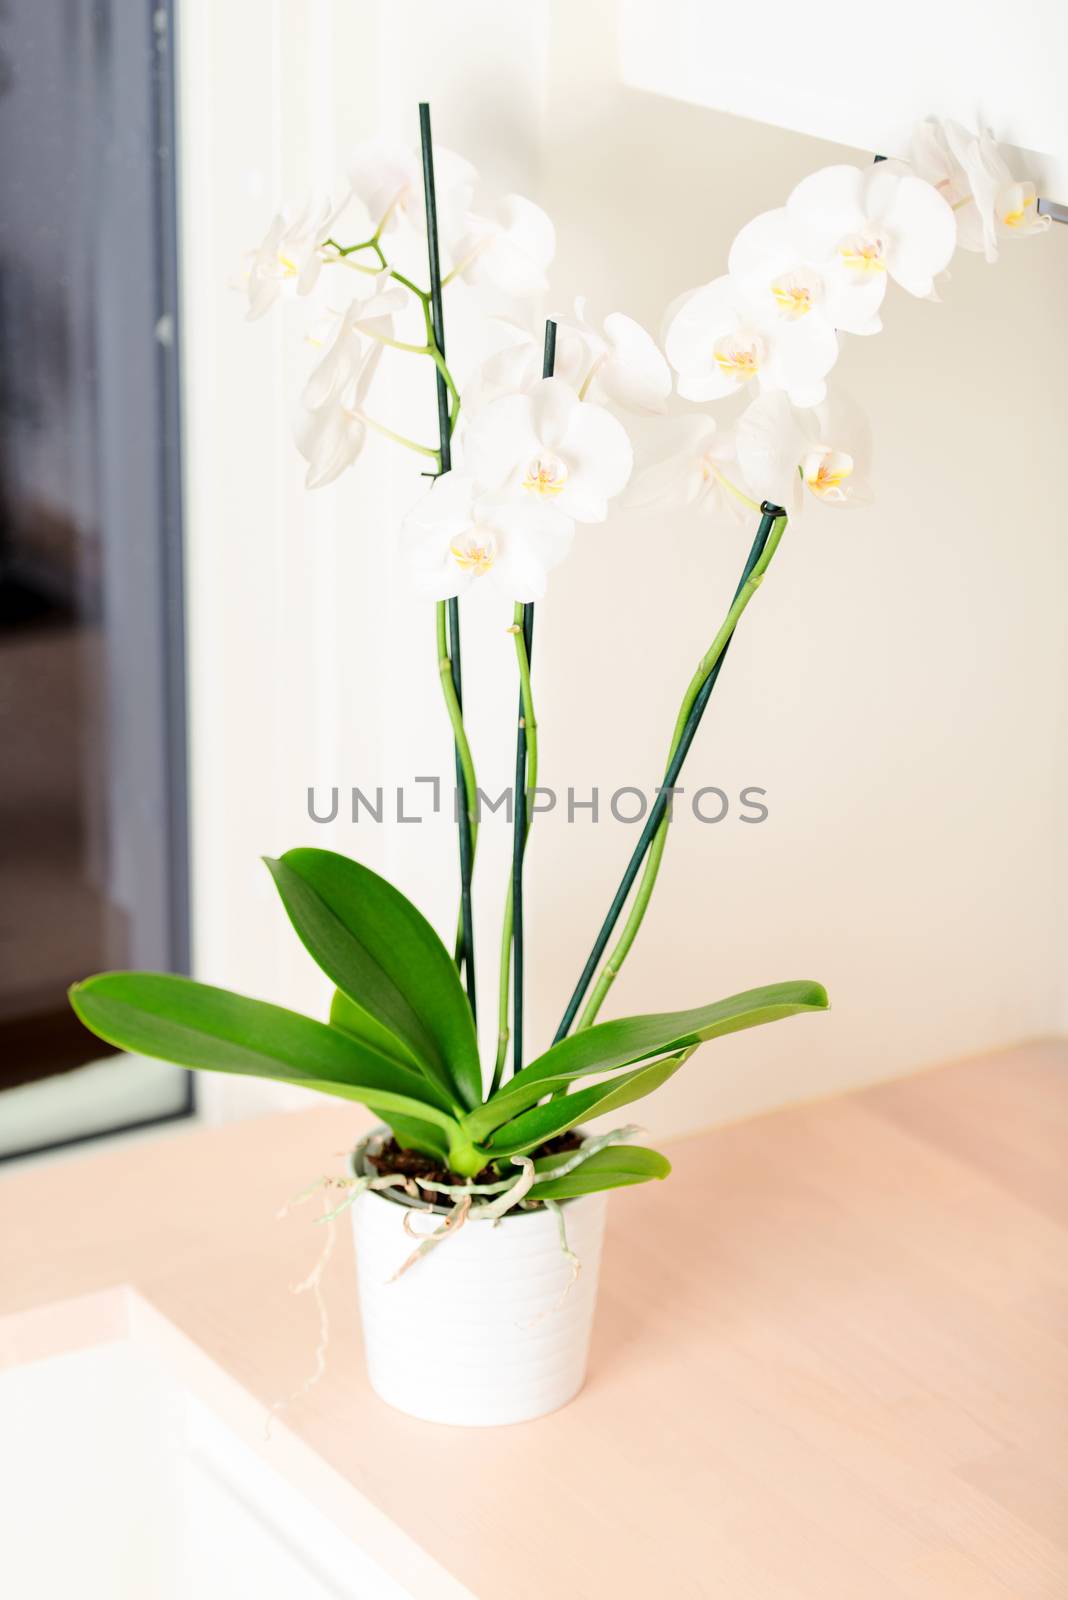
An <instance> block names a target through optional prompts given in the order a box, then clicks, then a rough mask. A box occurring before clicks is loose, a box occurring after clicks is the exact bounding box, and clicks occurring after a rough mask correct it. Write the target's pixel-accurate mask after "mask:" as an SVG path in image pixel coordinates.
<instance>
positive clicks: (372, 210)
mask: <svg viewBox="0 0 1068 1600" xmlns="http://www.w3.org/2000/svg"><path fill="white" fill-rule="evenodd" d="M477 177H478V175H477V173H476V172H475V169H474V167H473V166H472V165H471V163H470V162H469V161H465V160H464V158H463V156H458V155H456V154H455V152H454V151H452V150H446V149H443V148H442V147H441V146H437V147H436V148H435V151H434V188H435V191H436V195H437V207H438V224H439V228H441V229H442V230H443V231H444V232H446V233H448V232H449V230H450V229H453V230H454V229H455V226H456V224H457V223H458V221H459V218H460V217H461V216H462V215H463V213H464V212H466V211H467V209H468V208H469V206H470V204H471V201H472V198H473V196H474V192H475V183H476V181H477ZM349 183H350V184H351V186H352V192H353V194H355V195H356V196H357V198H358V199H359V200H361V201H362V202H363V204H364V206H365V207H366V209H367V214H368V216H369V217H370V219H371V222H372V224H373V226H374V227H375V228H376V229H377V230H380V231H381V232H382V233H392V232H394V231H395V230H396V229H398V228H400V227H402V226H403V225H404V224H405V223H408V224H415V225H416V226H418V227H422V226H423V217H424V210H423V163H422V157H421V156H420V154H419V152H418V151H416V150H413V149H412V148H411V147H410V146H409V145H407V144H405V143H404V142H403V141H402V140H399V139H371V140H369V141H368V142H367V143H366V144H361V145H358V146H357V147H356V149H355V150H354V151H353V153H352V158H351V160H350V162H349Z"/></svg>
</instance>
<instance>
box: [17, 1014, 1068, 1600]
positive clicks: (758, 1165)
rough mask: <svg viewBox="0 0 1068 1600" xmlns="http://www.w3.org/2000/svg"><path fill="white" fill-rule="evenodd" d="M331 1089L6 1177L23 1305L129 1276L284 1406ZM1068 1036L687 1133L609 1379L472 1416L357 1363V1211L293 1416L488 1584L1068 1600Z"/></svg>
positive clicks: (895, 1598) (818, 1596)
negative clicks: (450, 1418) (327, 1338)
mask: <svg viewBox="0 0 1068 1600" xmlns="http://www.w3.org/2000/svg"><path fill="white" fill-rule="evenodd" d="M359 1126H360V1123H359V1118H358V1116H354V1115H353V1113H352V1112H351V1110H350V1109H349V1108H346V1107H339V1106H325V1107H324V1108H323V1109H321V1110H318V1109H317V1110H314V1111H311V1112H307V1113H301V1114H297V1115H291V1116H276V1117H269V1118H265V1119H263V1120H260V1121H258V1122H253V1123H245V1124H241V1125H238V1126H233V1127H229V1128H225V1129H219V1130H213V1131H200V1132H196V1133H194V1134H191V1135H188V1136H186V1137H177V1138H173V1139H170V1140H160V1141H159V1142H158V1143H141V1144H137V1145H135V1146H133V1147H131V1148H128V1149H123V1150H119V1151H116V1152H113V1153H111V1154H108V1155H105V1156H101V1157H97V1158H92V1159H82V1160H72V1161H70V1162H69V1163H65V1164H62V1165H57V1166H48V1167H44V1168H42V1169H39V1170H32V1169H31V1170H29V1171H27V1172H24V1173H16V1174H15V1175H14V1176H10V1177H8V1178H6V1179H3V1180H0V1236H2V1241H3V1248H2V1255H0V1311H8V1312H19V1311H26V1310H29V1309H30V1308H33V1307H35V1306H41V1305H44V1304H47V1303H48V1302H50V1301H54V1300H56V1299H58V1298H66V1297H69V1296H73V1295H78V1294H86V1293H90V1292H93V1291H98V1290H101V1289H104V1288H106V1287H108V1286H109V1285H114V1284H122V1283H129V1284H132V1285H134V1286H135V1287H136V1288H137V1290H138V1291H139V1293H140V1294H141V1295H143V1296H144V1297H145V1298H146V1299H148V1300H149V1301H150V1302H151V1303H152V1305H154V1306H155V1307H156V1308H157V1309H158V1310H159V1311H161V1312H162V1313H163V1315H164V1316H165V1317H167V1318H168V1319H170V1320H171V1321H172V1322H173V1323H175V1324H176V1325H177V1326H178V1327H179V1328H180V1329H181V1330H182V1331H183V1332H184V1333H185V1334H186V1335H188V1336H189V1338H191V1339H192V1340H194V1341H195V1342H196V1344H197V1345H199V1346H200V1347H201V1348H203V1349H204V1350H205V1351H206V1352H207V1353H208V1354H210V1356H211V1357H212V1358H213V1359H214V1360H215V1361H216V1362H218V1363H219V1364H220V1365H221V1366H222V1367H224V1368H225V1369H226V1370H227V1372H229V1373H230V1374H231V1375H232V1376H233V1377H234V1378H236V1379H237V1380H238V1381H239V1382H240V1383H241V1384H242V1385H243V1386H244V1387H245V1388H246V1389H247V1390H248V1391H249V1392H250V1393H251V1394H252V1395H253V1396H255V1397H256V1398H257V1399H258V1400H260V1401H261V1402H262V1403H263V1404H264V1405H268V1404H270V1403H271V1402H273V1401H275V1400H277V1399H278V1398H279V1397H280V1396H281V1395H284V1394H286V1393H287V1392H289V1391H291V1390H293V1389H295V1388H296V1387H297V1386H298V1385H299V1384H300V1383H301V1382H302V1381H303V1379H304V1378H305V1377H306V1376H307V1374H308V1372H309V1370H310V1368H311V1365H312V1363H313V1353H314V1348H315V1343H316V1337H317V1317H316V1313H315V1308H314V1306H313V1305H312V1304H311V1301H310V1297H308V1296H304V1297H301V1298H299V1299H298V1298H294V1297H293V1296H292V1294H291V1292H290V1285H292V1284H293V1283H295V1282H297V1281H298V1280H299V1279H301V1278H302V1277H304V1276H305V1275H306V1274H307V1272H308V1270H309V1268H310V1266H311V1264H312V1262H313V1260H314V1258H315V1255H316V1253H317V1250H318V1248H319V1245H320V1243H321V1239H322V1230H321V1229H318V1228H314V1227H313V1226H312V1216H313V1215H314V1212H313V1210H312V1209H311V1208H308V1207H305V1208H303V1209H298V1210H296V1211H295V1212H293V1213H292V1214H291V1215H290V1216H289V1217H288V1218H286V1219H285V1220H282V1221H279V1220H276V1216H275V1214H276V1212H277V1210H278V1208H279V1206H280V1205H282V1203H283V1202H284V1201H285V1200H286V1199H287V1198H288V1197H290V1196H291V1195H293V1194H294V1193H295V1192H296V1191H298V1190H299V1189H301V1188H302V1187H303V1186H304V1185H305V1184H307V1183H308V1182H309V1180H311V1179H312V1178H314V1177H315V1176H316V1175H317V1174H319V1173H321V1172H323V1171H327V1170H331V1171H340V1170H341V1161H340V1154H341V1152H342V1151H343V1150H344V1148H345V1146H346V1145H347V1144H348V1143H350V1142H351V1139H352V1136H353V1134H354V1133H355V1131H356V1129H357V1128H358V1127H359ZM1066 1153H1068V1045H1066V1044H1064V1043H1036V1044H1031V1045H1027V1046H1024V1047H1021V1048H1020V1049H1017V1050H1014V1051H1008V1052H1002V1053H999V1054H995V1055H990V1056H986V1057H983V1058H980V1059H978V1060H973V1061H970V1062H962V1063H959V1064H954V1065H951V1066H947V1067H942V1068H938V1069H935V1070H933V1071H930V1072H927V1073H924V1074H921V1075H919V1076H917V1077H914V1078H910V1079H906V1080H901V1081H899V1082H896V1083H893V1084H889V1085H883V1086H880V1087H877V1088H875V1089H869V1090H865V1091H862V1092H859V1093H856V1094H852V1095H848V1096H844V1097H841V1098H838V1099H835V1100H830V1101H826V1102H823V1103H820V1104H815V1105H811V1106H807V1107H802V1108H800V1109H793V1110H788V1111H783V1112H779V1113H776V1114H774V1115H772V1116H768V1117H764V1118H760V1119H757V1120H754V1121H750V1122H747V1123H742V1124H738V1125H736V1126H733V1127H728V1128H723V1129H720V1130H717V1131H715V1132H713V1133H710V1134H704V1135H701V1136H699V1137H695V1138H692V1139H689V1140H686V1141H684V1142H681V1143H679V1144H677V1145H676V1146H675V1147H674V1148H673V1149H672V1151H671V1154H672V1157H673V1159H674V1161H675V1172H674V1174H673V1175H672V1177H671V1178H670V1179H669V1180H668V1181H667V1182H666V1183H664V1184H654V1185H649V1186H647V1187H644V1188H640V1189H636V1190H634V1191H631V1192H629V1193H627V1192H623V1193H621V1194H619V1195H616V1196H613V1198H612V1202H611V1206H610V1213H609V1215H610V1222H609V1236H608V1241H607V1246H606V1254H605V1261H604V1268H603V1278H602V1290H601V1306H600V1311H599V1314H598V1322H597V1327H596V1331H595V1336H594V1349H593V1356H592V1365H591V1374H590V1380H589V1383H588V1385H587V1387H586V1389H585V1391H584V1392H583V1394H582V1395H581V1396H580V1397H579V1399H578V1400H577V1401H576V1402H575V1403H574V1404H573V1405H571V1406H570V1407H568V1408H567V1409H565V1410H564V1411H562V1412H559V1413H557V1414H556V1415H555V1416H552V1417H548V1418H545V1419H543V1420H541V1421H539V1422H536V1423H530V1424H525V1425H523V1426H520V1427H516V1428H507V1429H501V1430H495V1431H494V1430H487V1431H477V1432H465V1431H459V1430H453V1429H443V1428H436V1427H434V1426H431V1425H427V1424H422V1423H418V1422H415V1421H412V1420H410V1419H408V1418H406V1417H403V1416H400V1415H398V1414H395V1413H393V1412H391V1411H390V1410H388V1408H386V1407H385V1406H384V1405H382V1404H381V1403H380V1402H379V1401H378V1400H376V1399H375V1397H374V1396H373V1395H372V1394H371V1393H370V1391H369V1389H368V1387H367V1384H366V1382H365V1380H364V1377H363V1373H362V1369H361V1363H360V1351H359V1334H358V1329H357V1322H356V1301H355V1293H354V1286H353V1282H352V1251H351V1240H350V1237H349V1235H348V1232H347V1230H345V1231H343V1232H342V1233H340V1234H339V1236H338V1241H337V1248H336V1250H335V1252H334V1254H333V1257H332V1259H331V1262H330V1265H329V1268H328V1271H327V1274H326V1279H325V1283H326V1293H327V1299H328V1303H329V1309H330V1315H331V1325H332V1334H331V1344H330V1350H329V1357H328V1368H327V1373H326V1376H325V1378H324V1379H323V1381H322V1382H321V1383H320V1384H319V1385H318V1386H317V1387H316V1388H315V1389H314V1390H312V1391H311V1393H310V1394H309V1395H308V1396H307V1397H306V1398H305V1399H303V1400H301V1401H298V1402H296V1403H295V1404H294V1405H293V1407H292V1408H291V1409H290V1411H289V1412H288V1413H287V1414H286V1421H287V1423H288V1424H289V1426H290V1427H291V1428H293V1430H294V1431H295V1432H296V1433H297V1434H298V1435H299V1437H300V1438H301V1439H302V1440H303V1441H304V1442H305V1443H306V1444H307V1445H309V1446H311V1447H312V1449H313V1450H314V1451H315V1452H317V1453H318V1455H319V1456H321V1457H323V1458H324V1459H325V1460H326V1461H327V1462H328V1463H330V1464H331V1465H332V1466H333V1467H334V1468H335V1469H337V1470H338V1471H339V1472H340V1473H342V1474H343V1475H344V1477H345V1478H346V1479H347V1480H349V1481H350V1482H351V1483H352V1484H353V1485H354V1486H356V1487H357V1488H358V1489H359V1491H360V1492H361V1494H363V1495H365V1496H366V1497H367V1498H368V1499H369V1500H370V1501H371V1502H372V1503H373V1504H374V1505H375V1506H377V1507H378V1508H380V1509H381V1511H382V1512H383V1513H384V1514H385V1515H386V1516H387V1517H389V1518H390V1519H391V1520H392V1521H393V1522H394V1523H395V1524H397V1525H398V1526H399V1527H400V1528H401V1529H403V1530H404V1531H405V1533H406V1534H408V1535H409V1536H410V1537H411V1538H412V1539H414V1540H415V1541H416V1542H417V1543H418V1545H420V1546H421V1547H422V1548H423V1549H425V1550H426V1551H427V1552H428V1553H429V1554H430V1555H431V1556H432V1557H434V1558H435V1559H436V1560H437V1561H439V1562H440V1563H441V1564H442V1565H443V1566H444V1567H445V1568H446V1569H447V1570H448V1571H450V1572H452V1573H453V1574H455V1576H456V1577H457V1578H458V1579H459V1580H460V1581H461V1582H463V1583H465V1584H466V1585H468V1586H469V1587H470V1589H471V1590H472V1591H473V1592H474V1593H475V1594H476V1595H478V1596H479V1597H481V1600H535V1597H537V1600H544V1596H545V1595H546V1594H549V1593H559V1594H562V1595H570V1596H580V1597H583V1600H585V1597H590V1600H609V1597H611V1600H620V1597H623V1600H629V1597H631V1596H633V1597H638V1596H642V1597H646V1596H657V1597H659V1596H661V1595H665V1596H666V1595H670V1596H672V1600H679V1597H691V1596H693V1597H697V1596H701V1597H704V1596H709V1597H712V1596H714V1597H716V1600H838V1597H842V1600H1032V1597H1036V1600H1037V1597H1044V1600H1045V1597H1048V1600H1064V1597H1065V1596H1066V1595H1068V1431H1066V1423H1068V1337H1066V1335H1068V1165H1066V1161H1065V1156H1066Z"/></svg>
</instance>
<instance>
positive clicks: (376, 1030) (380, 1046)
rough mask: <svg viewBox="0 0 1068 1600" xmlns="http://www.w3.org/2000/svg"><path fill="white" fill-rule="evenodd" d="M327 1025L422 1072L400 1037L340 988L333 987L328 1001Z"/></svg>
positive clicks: (401, 1063)
mask: <svg viewBox="0 0 1068 1600" xmlns="http://www.w3.org/2000/svg"><path fill="white" fill-rule="evenodd" d="M330 1026H331V1027H332V1028H340V1029H341V1031H342V1033H347V1034H349V1035H350V1037H351V1038H353V1039H362V1040H363V1042H364V1044H369V1045H370V1046H371V1049H372V1050H377V1051H378V1053H379V1054H380V1055H383V1056H389V1057H390V1058H391V1059H392V1060H394V1061H397V1062H399V1063H400V1065H401V1066H404V1067H412V1068H414V1070H415V1071H416V1072H422V1071H423V1068H422V1066H421V1065H420V1062H419V1058H418V1056H416V1055H415V1054H414V1053H413V1052H412V1051H411V1050H409V1048H408V1046H407V1045H406V1044H405V1043H404V1040H403V1039H401V1038H399V1037H398V1036H397V1034H395V1033H390V1031H389V1029H388V1028H384V1027H383V1026H382V1024H381V1023H380V1022H377V1021H376V1020H375V1018H374V1017H372V1016H371V1014H370V1012H368V1011H365V1010H364V1009H363V1007H362V1006H358V1005H356V1004H355V1003H354V1002H353V1001H352V1000H350V999H349V997H348V995H347V994H345V992H344V990H342V989H335V990H334V993H333V996H332V998H331V1001H330Z"/></svg>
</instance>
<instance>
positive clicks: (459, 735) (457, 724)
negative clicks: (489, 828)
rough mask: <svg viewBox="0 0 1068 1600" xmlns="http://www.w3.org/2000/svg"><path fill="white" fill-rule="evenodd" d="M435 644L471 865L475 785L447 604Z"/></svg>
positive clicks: (439, 614) (439, 611) (440, 612)
mask: <svg viewBox="0 0 1068 1600" xmlns="http://www.w3.org/2000/svg"><path fill="white" fill-rule="evenodd" d="M434 609H435V613H436V622H437V640H438V674H439V676H440V678H441V692H442V694H443V695H444V697H445V709H446V711H447V712H448V714H449V723H450V725H451V727H452V736H453V741H454V743H455V745H456V754H457V756H458V758H459V765H460V768H461V771H462V774H463V789H464V813H465V815H466V817H467V819H468V824H469V827H470V830H471V863H472V865H474V858H475V846H476V844H477V842H478V805H477V792H476V784H475V763H474V759H473V758H472V755H471V746H470V744H469V743H468V739H467V730H466V728H465V727H464V716H463V711H462V709H461V706H460V702H459V700H458V699H457V698H456V688H455V685H454V684H453V681H452V658H451V657H450V655H449V645H448V638H447V633H446V617H447V612H446V602H445V601H444V600H439V601H438V603H437V605H436V606H435V608H434Z"/></svg>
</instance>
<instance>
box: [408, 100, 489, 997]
mask: <svg viewBox="0 0 1068 1600" xmlns="http://www.w3.org/2000/svg"><path fill="white" fill-rule="evenodd" d="M419 142H420V146H421V150H422V158H423V197H424V201H425V205H426V244H427V265H428V268H429V274H430V289H429V292H428V294H427V295H425V296H420V298H421V300H422V305H423V319H424V322H425V325H426V330H427V344H428V346H429V345H432V346H433V349H434V351H435V352H436V354H435V363H434V364H435V366H436V367H437V372H436V374H435V376H436V379H437V382H436V384H435V388H436V391H437V402H438V446H439V448H438V471H439V473H445V472H448V471H449V470H450V469H451V467H452V418H451V408H450V405H449V398H450V389H449V384H451V382H452V379H451V375H450V377H449V380H448V382H446V374H447V372H448V368H447V367H446V366H445V314H444V311H443V309H442V303H441V255H440V252H439V250H438V205H437V192H436V189H435V186H434V141H433V137H432V135H431V131H430V107H429V105H428V104H427V103H426V101H420V103H419ZM409 287H413V286H412V285H410V284H409ZM416 292H417V293H418V291H416ZM453 387H454V388H455V386H453ZM446 625H447V629H448V649H447V650H445V649H443V648H441V646H442V643H443V642H444V639H445V629H446ZM438 640H439V648H438V659H439V661H442V662H445V661H447V662H448V664H449V679H450V683H451V699H452V702H453V706H454V707H455V718H456V720H454V721H453V732H454V734H456V736H457V737H456V773H457V787H460V784H461V782H462V784H463V787H464V790H465V793H466V796H467V801H468V804H467V807H466V808H465V809H464V810H463V811H462V812H461V813H460V815H459V817H458V819H457V820H458V829H457V832H458V834H459V844H460V929H461V939H460V940H459V941H458V943H457V952H456V954H457V966H458V967H460V968H461V970H462V972H463V975H464V979H465V982H466V986H467V998H468V1002H469V1004H470V1006H471V1017H472V1020H473V1022H474V1023H475V1026H476V1027H477V1026H478V1006H477V1002H476V992H475V990H476V985H475V929H474V918H473V915H472V907H471V871H472V867H473V865H474V856H475V839H476V835H477V818H476V817H475V815H474V814H473V813H474V811H475V809H476V795H475V785H474V764H473V763H472V761H471V752H470V749H468V748H467V737H466V734H464V735H463V740H462V745H461V739H460V734H463V690H462V672H461V666H460V607H459V602H458V601H457V600H456V599H455V598H453V599H451V600H448V601H446V602H443V603H442V604H439V606H438ZM444 682H445V678H444V671H443V676H442V684H443V685H444ZM447 698H448V696H447ZM449 714H450V718H452V717H453V709H452V707H450V713H449ZM457 728H459V732H457ZM465 750H466V760H465V756H464V751H465Z"/></svg>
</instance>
